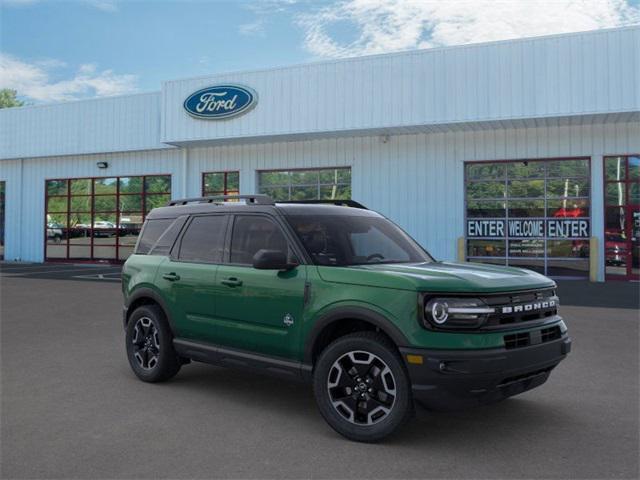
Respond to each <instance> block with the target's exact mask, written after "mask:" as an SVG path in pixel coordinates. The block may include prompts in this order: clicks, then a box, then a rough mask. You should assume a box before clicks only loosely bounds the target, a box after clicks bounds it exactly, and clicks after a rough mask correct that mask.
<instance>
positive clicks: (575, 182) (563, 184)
mask: <svg viewBox="0 0 640 480" xmlns="http://www.w3.org/2000/svg"><path fill="white" fill-rule="evenodd" d="M589 183H590V182H589V179H588V178H567V179H564V180H547V197H588V196H589V190H590V187H589Z"/></svg>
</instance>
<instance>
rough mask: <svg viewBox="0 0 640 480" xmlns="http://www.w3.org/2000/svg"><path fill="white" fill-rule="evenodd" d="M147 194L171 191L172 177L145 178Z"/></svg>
mask: <svg viewBox="0 0 640 480" xmlns="http://www.w3.org/2000/svg"><path fill="white" fill-rule="evenodd" d="M144 184H145V187H144V189H145V192H146V193H167V192H170V191H171V175H156V176H147V177H144Z"/></svg>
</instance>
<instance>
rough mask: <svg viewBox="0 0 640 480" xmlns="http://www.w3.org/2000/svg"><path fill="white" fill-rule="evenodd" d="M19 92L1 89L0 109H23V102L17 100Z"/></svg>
mask: <svg viewBox="0 0 640 480" xmlns="http://www.w3.org/2000/svg"><path fill="white" fill-rule="evenodd" d="M17 95H18V92H16V91H15V90H11V89H10V88H3V89H0V108H11V107H21V106H23V105H24V102H23V101H22V100H18V98H17Z"/></svg>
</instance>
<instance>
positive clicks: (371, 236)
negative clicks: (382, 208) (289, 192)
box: [122, 195, 571, 442]
mask: <svg viewBox="0 0 640 480" xmlns="http://www.w3.org/2000/svg"><path fill="white" fill-rule="evenodd" d="M226 200H237V201H235V202H227V201H226ZM327 203H333V204H321V203H320V202H307V203H295V202H290V203H286V202H285V203H274V202H273V201H272V200H271V199H270V198H269V197H267V196H263V195H253V196H235V197H231V198H229V197H205V198H199V199H185V200H175V201H172V202H170V203H169V205H168V206H166V207H162V208H156V209H154V210H153V211H151V213H150V214H149V216H148V217H147V220H146V222H145V224H144V227H143V230H142V233H141V235H140V238H139V240H138V244H137V246H136V250H135V253H134V254H133V255H131V256H130V257H129V259H128V260H127V261H126V263H125V265H124V268H123V274H122V290H123V293H124V312H123V314H124V327H125V331H126V351H127V355H128V360H129V363H130V365H131V368H132V369H133V371H134V373H135V374H136V375H137V376H138V377H139V378H140V379H141V380H143V381H146V382H159V381H163V380H167V379H169V378H171V377H173V376H174V375H175V374H176V373H178V370H180V368H181V366H182V365H184V364H186V363H189V362H190V361H199V362H207V363H212V364H216V365H222V366H228V367H246V368H251V369H255V370H260V371H263V372H265V373H272V374H278V375H281V376H284V377H290V378H296V379H299V380H303V381H308V382H310V383H312V384H313V390H314V393H315V398H316V401H317V404H318V408H319V410H320V413H321V414H322V416H323V417H324V418H325V420H326V421H327V422H328V423H329V425H330V426H331V427H333V428H334V429H335V430H336V431H337V432H339V433H341V434H342V435H344V436H345V437H348V438H350V439H353V440H358V441H366V442H373V441H376V440H380V439H382V438H384V437H385V436H387V435H388V434H390V433H392V432H393V431H395V430H396V429H397V428H398V427H400V426H401V425H402V424H403V423H404V422H405V421H406V420H407V419H408V418H410V416H411V414H412V412H413V401H414V399H415V400H418V401H420V402H421V403H423V404H424V405H426V406H427V407H430V408H434V409H443V408H444V409H451V408H459V407H463V406H465V405H477V404H483V403H490V402H495V401H498V400H501V399H504V398H506V397H509V396H512V395H516V394H519V393H522V392H524V391H526V390H529V389H531V388H534V387H537V386H539V385H541V384H543V383H544V382H545V381H546V380H547V378H548V377H549V373H550V372H551V370H553V368H554V367H555V366H556V365H558V363H559V362H560V361H561V360H562V359H563V358H564V357H565V356H566V355H567V353H568V352H569V350H570V347H571V341H570V339H569V338H568V336H567V328H566V326H565V324H564V322H563V320H562V318H561V317H560V316H559V315H558V297H557V296H556V285H555V283H554V282H553V281H551V280H549V279H548V278H546V277H544V276H542V275H539V274H537V273H534V272H531V271H528V270H523V269H519V268H507V267H498V266H491V265H483V264H471V263H461V264H455V263H448V262H439V261H435V260H434V259H433V258H432V257H431V256H430V255H429V254H428V253H427V252H426V251H425V250H424V249H423V248H422V247H421V246H420V245H418V244H417V243H416V242H415V241H414V240H412V239H411V238H410V237H409V236H408V235H407V234H406V233H404V232H403V231H402V230H401V229H400V228H399V227H397V226H396V225H394V224H393V223H392V222H391V221H389V220H388V219H386V218H385V217H383V216H382V215H380V214H378V213H375V212H373V211H370V210H367V209H366V208H364V207H363V206H362V205H360V204H357V203H356V202H353V201H333V202H327ZM274 394H275V393H274Z"/></svg>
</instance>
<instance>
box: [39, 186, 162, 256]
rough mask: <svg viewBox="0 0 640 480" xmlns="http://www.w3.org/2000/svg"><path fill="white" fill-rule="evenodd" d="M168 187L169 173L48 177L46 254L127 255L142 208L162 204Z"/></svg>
mask: <svg viewBox="0 0 640 480" xmlns="http://www.w3.org/2000/svg"><path fill="white" fill-rule="evenodd" d="M170 189H171V177H170V176H167V175H152V176H148V177H144V176H136V177H110V178H72V179H56V180H48V181H47V182H46V200H45V202H46V203H45V204H46V213H47V221H46V232H47V234H46V243H47V245H48V246H47V250H46V255H47V258H64V259H83V260H84V259H88V260H91V259H94V260H99V261H104V260H107V261H122V260H124V259H126V257H127V256H128V255H129V254H131V253H132V251H133V247H134V245H135V244H136V242H137V239H138V236H139V234H140V231H141V229H142V225H143V223H144V220H145V214H146V212H149V211H150V210H152V209H153V208H155V207H158V206H164V205H166V203H167V202H168V201H169V199H170V197H171V190H170ZM59 232H62V233H61V234H60V233H59ZM66 243H68V244H69V246H73V248H66V245H65V244H66ZM49 245H51V246H52V248H49ZM57 246H61V247H60V248H53V247H57ZM63 247H64V248H63Z"/></svg>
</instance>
